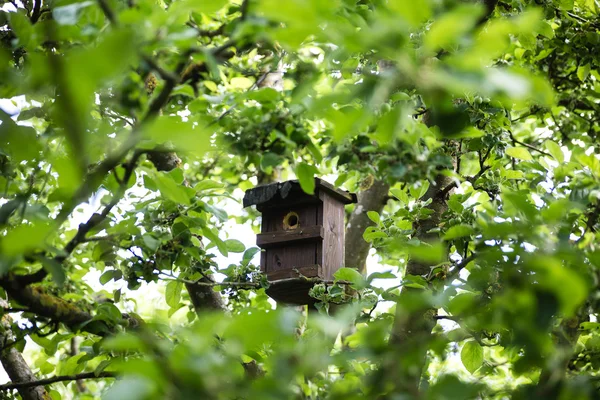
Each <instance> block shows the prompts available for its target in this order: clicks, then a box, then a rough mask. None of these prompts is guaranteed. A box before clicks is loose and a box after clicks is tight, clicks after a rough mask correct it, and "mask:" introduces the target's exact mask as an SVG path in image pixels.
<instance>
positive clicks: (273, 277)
mask: <svg viewBox="0 0 600 400" xmlns="http://www.w3.org/2000/svg"><path fill="white" fill-rule="evenodd" d="M321 271H322V267H321V266H320V265H308V266H303V267H300V268H294V269H282V270H279V271H271V272H267V279H268V280H270V281H278V280H280V279H289V278H299V277H301V276H305V277H307V278H320V277H321V275H320V272H321Z"/></svg>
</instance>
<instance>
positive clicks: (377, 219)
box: [367, 211, 381, 225]
mask: <svg viewBox="0 0 600 400" xmlns="http://www.w3.org/2000/svg"><path fill="white" fill-rule="evenodd" d="M367 216H368V217H369V219H370V220H371V221H373V222H375V223H376V224H377V225H379V224H380V223H381V218H380V217H379V213H378V212H377V211H367Z"/></svg>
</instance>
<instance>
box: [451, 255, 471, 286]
mask: <svg viewBox="0 0 600 400" xmlns="http://www.w3.org/2000/svg"><path fill="white" fill-rule="evenodd" d="M476 258H477V254H475V253H472V254H471V255H470V256H469V257H465V258H463V259H462V260H461V261H460V262H459V263H458V264H456V265H455V266H454V269H453V270H452V271H450V273H448V276H447V277H446V282H448V283H450V282H452V281H453V280H454V278H455V277H457V276H458V274H459V273H460V271H461V270H462V269H463V268H465V267H466V266H467V265H468V264H469V263H470V262H471V261H473V260H474V259H476Z"/></svg>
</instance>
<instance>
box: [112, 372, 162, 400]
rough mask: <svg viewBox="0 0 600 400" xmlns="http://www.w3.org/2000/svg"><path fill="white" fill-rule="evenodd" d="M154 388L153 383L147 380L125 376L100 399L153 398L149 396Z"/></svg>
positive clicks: (135, 399)
mask: <svg viewBox="0 0 600 400" xmlns="http://www.w3.org/2000/svg"><path fill="white" fill-rule="evenodd" d="M154 386H155V383H154V382H151V381H150V380H149V379H144V378H142V377H139V376H127V377H125V378H123V379H121V380H118V381H117V382H115V383H114V384H113V385H112V386H111V387H110V389H108V390H107V391H106V393H105V394H104V396H102V398H103V399H105V400H123V399H128V400H143V399H147V398H150V397H155V396H151V394H152V393H154Z"/></svg>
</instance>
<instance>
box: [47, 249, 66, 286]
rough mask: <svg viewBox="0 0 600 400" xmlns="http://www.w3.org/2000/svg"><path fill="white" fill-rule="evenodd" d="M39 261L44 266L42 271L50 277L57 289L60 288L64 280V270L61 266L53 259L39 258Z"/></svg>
mask: <svg viewBox="0 0 600 400" xmlns="http://www.w3.org/2000/svg"><path fill="white" fill-rule="evenodd" d="M40 261H41V263H42V265H43V266H44V269H45V270H46V271H48V272H49V273H50V275H52V280H53V281H54V283H56V285H57V286H58V287H61V286H62V285H63V284H64V283H65V280H66V278H67V277H66V275H65V269H64V268H63V266H62V264H61V263H59V262H58V261H56V260H55V259H53V258H48V257H43V256H41V257H40Z"/></svg>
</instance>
